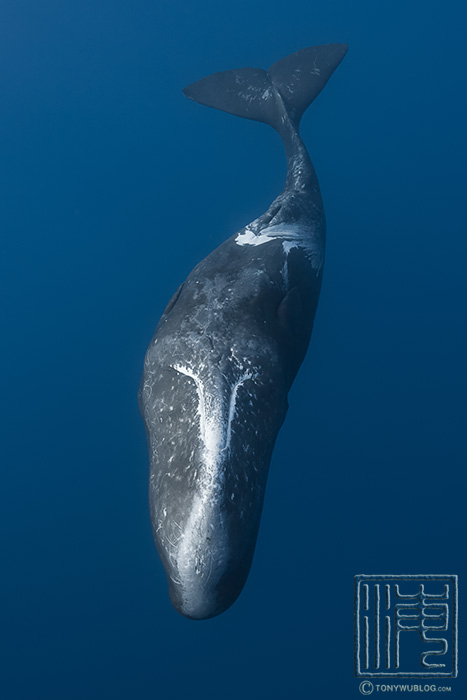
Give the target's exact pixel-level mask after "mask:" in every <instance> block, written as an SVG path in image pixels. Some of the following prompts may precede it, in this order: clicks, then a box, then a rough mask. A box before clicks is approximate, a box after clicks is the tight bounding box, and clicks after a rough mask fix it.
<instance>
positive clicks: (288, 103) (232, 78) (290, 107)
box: [183, 44, 347, 129]
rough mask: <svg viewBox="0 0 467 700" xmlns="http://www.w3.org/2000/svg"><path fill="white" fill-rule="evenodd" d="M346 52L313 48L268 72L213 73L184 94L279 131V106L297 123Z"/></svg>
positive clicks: (343, 46) (341, 46) (333, 47)
mask: <svg viewBox="0 0 467 700" xmlns="http://www.w3.org/2000/svg"><path fill="white" fill-rule="evenodd" d="M346 51H347V44H326V45H324V46H311V47H309V48H307V49H302V50H301V51H297V52H296V53H293V54H291V55H290V56H287V57H286V58H283V59H282V60H280V61H278V62H277V63H274V65H272V66H271V68H270V69H269V71H265V70H262V69H261V68H240V69H237V70H229V71H223V72H221V73H214V74H213V75H210V76H208V77H207V78H202V79H201V80H198V81H197V82H195V83H192V84H191V85H189V86H188V87H186V88H185V89H184V91H183V92H184V94H185V95H186V96H187V97H188V98H190V99H191V100H194V101H195V102H200V103H201V104H204V105H207V106H208V107H215V108H216V109H220V110H222V111H224V112H229V113H230V114H235V115H236V116H238V117H245V118H246V119H254V120H255V121H260V122H264V123H265V124H269V125H270V126H272V127H273V128H275V129H279V128H280V119H281V116H282V115H283V109H284V107H283V103H284V104H285V107H286V109H287V112H288V113H289V116H290V117H291V118H292V119H293V120H294V121H296V122H297V123H298V122H299V121H300V118H301V116H302V114H303V112H304V111H305V109H306V108H307V107H308V106H309V105H310V104H311V103H312V102H313V100H314V99H315V97H317V96H318V95H319V93H320V92H321V90H322V89H323V87H324V86H325V85H326V83H327V81H328V80H329V78H330V77H331V75H332V73H333V72H334V70H335V69H336V68H337V66H338V65H339V63H340V62H341V61H342V59H343V58H344V56H345V54H346ZM280 98H282V99H280Z"/></svg>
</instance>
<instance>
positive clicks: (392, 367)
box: [0, 0, 467, 700]
mask: <svg viewBox="0 0 467 700" xmlns="http://www.w3.org/2000/svg"><path fill="white" fill-rule="evenodd" d="M466 21H467V10H466V9H465V3H461V2H460V1H458V2H449V1H447V2H446V0H445V1H443V2H440V1H437V2H430V1H429V0H424V1H422V0H417V1H412V2H411V1H410V0H408V1H407V0H404V1H402V0H391V1H389V0H380V1H379V2H375V0H354V2H347V1H344V0H327V1H326V2H320V3H317V2H310V1H309V0H300V1H298V2H293V1H292V2H278V1H277V0H272V2H265V1H263V0H261V1H259V2H253V1H252V0H249V1H248V2H247V1H246V0H245V1H239V0H234V1H233V2H229V3H225V4H224V3H221V2H219V0H209V1H206V0H203V1H201V2H198V3H194V2H192V3H189V2H187V1H186V0H185V1H182V0H171V1H170V2H169V1H168V0H162V1H161V0H159V1H158V2H149V1H148V0H145V1H143V0H135V1H134V2H123V0H113V1H112V2H111V1H110V0H106V1H102V0H92V1H91V0H79V1H78V0H75V1H68V2H65V1H62V2H60V1H59V0H56V1H55V2H53V1H52V0H42V1H41V2H32V1H31V0H29V1H26V0H3V2H2V3H1V6H0V95H1V97H0V130H1V133H0V188H1V189H0V192H1V196H0V227H1V266H2V269H1V280H2V283H3V289H2V301H3V305H4V308H3V311H2V321H1V323H2V350H1V352H2V358H1V364H2V370H3V372H2V374H3V379H2V388H1V393H2V399H3V401H2V404H3V407H2V416H1V426H2V431H3V432H4V437H3V438H2V449H3V450H4V456H3V458H2V515H3V516H4V518H5V523H4V524H2V540H3V542H2V557H1V561H2V567H1V575H0V587H1V600H2V608H3V612H2V621H1V632H2V644H3V645H4V648H3V649H2V650H1V655H0V663H1V667H2V669H1V672H0V686H1V687H0V695H1V697H2V698H5V700H17V699H21V700H23V699H24V700H74V699H75V698H76V699H78V698H79V699H80V700H81V699H84V698H86V699H87V700H94V699H96V700H97V699H99V700H102V699H109V700H110V699H112V700H113V699H117V698H118V699H119V698H122V699H125V700H126V699H129V698H132V699H133V698H135V699H136V700H146V699H149V698H164V697H170V698H171V699H173V700H182V699H185V698H191V699H192V700H198V698H200V699H201V698H203V699H206V700H218V699H222V700H231V699H232V700H233V699H235V700H237V699H240V698H242V699H245V700H250V699H251V700H253V699H255V700H263V699H264V700H282V699H285V698H295V697H297V698H314V697H316V698H325V699H326V700H328V699H329V700H334V698H336V699H337V698H339V699H341V698H352V697H360V695H359V692H358V682H357V680H356V679H355V678H354V675H353V637H352V635H353V576H354V575H355V574H358V573H401V572H402V573H444V574H446V573H447V574H452V573H455V574H459V575H460V577H461V578H460V592H461V596H460V606H461V620H460V622H461V646H460V652H461V655H460V674H459V678H458V679H457V680H454V681H451V682H450V685H451V686H452V688H453V691H452V696H456V697H459V698H461V697H466V692H467V691H466V689H467V682H466V666H465V663H463V659H464V658H465V657H464V656H463V647H464V644H463V642H462V639H463V637H464V636H465V629H466V628H465V615H464V614H463V613H464V610H463V608H465V607H466V602H465V597H464V596H463V590H464V589H463V586H464V581H465V573H466V571H465V570H466V559H465V553H464V551H465V547H464V543H465V532H466V524H467V523H466V513H465V506H464V504H465V493H466V486H467V477H466V474H465V467H466V441H465V434H466V417H465V397H466V356H467V332H466V314H465V301H466V286H467V281H466V275H465V268H466V258H467V243H466V218H467V217H466V211H465V210H466V206H465V190H466V171H465V168H466V140H465V124H466V105H467V103H466V90H465V63H466V56H465V23H466ZM342 41H345V42H348V43H349V46H350V48H349V53H348V55H347V57H346V58H345V59H344V62H343V63H342V65H341V66H340V67H339V68H338V70H337V71H336V74H335V75H334V76H333V78H332V79H331V81H330V83H329V85H328V86H327V87H326V88H325V90H324V91H323V93H322V95H321V96H320V97H319V98H318V100H317V101H316V103H315V104H314V105H313V106H312V107H311V108H310V110H309V112H308V113H307V114H306V116H305V117H304V120H303V128H302V131H303V136H304V139H305V141H306V143H307V145H308V146H309V149H310V152H311V155H312V158H313V161H314V163H315V167H316V169H317V172H318V176H319V178H320V183H321V188H322V192H323V197H324V201H325V206H326V211H327V219H328V246H327V260H326V269H325V279H324V284H323V290H322V296H321V301H320V306H319V310H318V315H317V319H316V324H315V330H314V334H313V339H312V343H311V346H310V351H309V354H308V356H307V359H306V361H305V363H304V365H303V367H302V370H301V372H300V374H299V377H298V379H297V381H296V384H295V386H294V388H293V391H292V393H291V397H290V410H289V414H288V417H287V420H286V423H285V425H284V427H283V429H282V431H281V434H280V436H279V440H278V443H277V446H276V450H275V454H274V458H273V462H272V466H271V472H270V477H269V484H268V492H267V496H266V503H265V509H264V515H263V520H262V525H261V531H260V535H259V539H258V545H257V551H256V555H255V560H254V563H253V567H252V571H251V575H250V578H249V580H248V583H247V585H246V588H245V590H244V592H243V593H242V595H241V597H240V598H239V600H238V601H237V603H236V604H235V605H234V606H233V607H232V608H231V609H230V610H229V611H228V612H227V613H225V614H224V615H222V616H221V617H219V618H216V619H214V620H211V621H207V622H201V623H200V622H197V623H196V622H192V621H188V620H185V619H184V618H182V617H180V616H179V615H177V613H176V612H175V611H173V609H172V608H171V606H170V603H169V599H168V596H167V593H166V582H165V575H164V573H163V570H162V566H161V564H160V562H159V560H158V558H157V555H156V551H155V547H154V545H153V541H152V534H151V529H150V522H149V515H148V508H147V471H148V467H147V449H146V438H145V434H144V430H143V425H142V421H141V419H140V416H139V413H138V408H137V403H136V393H137V389H138V383H139V378H140V372H141V368H142V361H143V356H144V352H145V349H146V347H147V344H148V343H149V340H150V338H151V336H152V333H153V331H154V328H155V326H156V323H157V321H158V318H159V316H160V314H161V312H162V311H163V308H164V307H165V304H166V302H167V301H168V299H169V298H170V296H171V295H172V293H173V292H174V291H175V289H176V288H177V286H178V285H179V284H180V282H181V281H183V279H184V278H185V276H186V275H187V274H188V272H189V271H190V269H191V268H192V267H193V266H194V265H195V264H196V263H197V262H198V261H199V260H200V259H201V258H202V257H204V256H205V255H206V254H207V253H208V252H210V250H211V249H212V248H213V247H215V246H217V245H218V244H220V243H221V242H222V241H223V240H224V239H225V238H226V237H227V236H229V235H231V234H232V233H233V232H234V231H235V230H236V229H237V228H239V227H240V226H242V225H244V224H245V223H247V222H248V221H249V220H251V219H252V218H253V217H255V216H257V215H258V214H260V213H262V211H264V210H265V208H266V207H267V206H268V205H269V203H270V201H271V200H272V199H273V197H274V196H275V195H276V194H278V192H279V191H280V190H281V188H282V185H283V181H284V175H285V158H284V156H283V152H282V145H281V143H280V140H279V138H278V137H277V135H276V134H275V133H274V132H273V131H272V130H271V129H268V127H266V126H264V125H263V124H258V123H254V122H249V121H246V120H241V119H236V118H234V117H231V116H228V115H226V114H222V113H220V112H216V111H214V110H208V109H206V108H202V107H200V106H199V105H195V104H193V103H191V102H189V101H188V100H186V99H185V98H184V97H183V95H182V92H181V90H182V88H183V87H184V86H185V85H187V84H188V83H190V82H192V81H193V80H196V79H198V78H201V77H203V76H205V75H208V74H209V73H212V72H214V71H218V70H225V69H229V68H234V67H235V68H236V67H241V66H261V67H265V68H267V67H268V66H269V65H270V64H271V63H273V62H274V61H276V60H278V59H280V58H282V57H283V56H285V55H287V54H289V53H291V52H293V51H296V50H297V49H299V48H303V47H305V46H309V45H312V44H320V43H327V42H342ZM463 575H464V576H463ZM466 585H467V584H466ZM463 624H464V626H463V627H462V625H463Z"/></svg>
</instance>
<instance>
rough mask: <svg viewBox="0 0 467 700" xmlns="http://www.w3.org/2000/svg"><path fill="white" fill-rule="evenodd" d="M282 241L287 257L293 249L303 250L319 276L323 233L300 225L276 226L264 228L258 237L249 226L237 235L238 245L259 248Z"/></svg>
mask: <svg viewBox="0 0 467 700" xmlns="http://www.w3.org/2000/svg"><path fill="white" fill-rule="evenodd" d="M277 240H279V241H282V249H283V251H284V253H285V254H286V256H288V254H289V253H290V251H291V250H292V248H298V249H300V250H303V252H304V253H305V255H306V256H307V257H308V258H309V259H310V261H311V266H312V268H313V269H314V270H316V273H317V274H318V273H319V271H320V270H321V268H322V267H323V264H324V240H323V236H322V234H321V232H316V231H313V230H311V231H310V230H309V229H308V228H305V227H303V226H300V224H274V225H273V226H268V227H267V228H264V229H263V230H262V231H261V233H259V234H258V235H257V234H255V233H254V232H253V231H252V230H251V229H249V228H248V226H247V227H246V228H245V229H244V232H243V233H239V234H237V237H236V239H235V243H236V244H237V245H241V246H244V245H252V246H259V245H264V244H265V243H270V242H271V241H277Z"/></svg>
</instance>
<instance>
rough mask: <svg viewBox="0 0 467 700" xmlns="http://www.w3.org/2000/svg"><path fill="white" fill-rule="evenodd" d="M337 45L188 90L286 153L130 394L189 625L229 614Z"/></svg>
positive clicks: (304, 322)
mask: <svg viewBox="0 0 467 700" xmlns="http://www.w3.org/2000/svg"><path fill="white" fill-rule="evenodd" d="M346 51H347V46H346V45H345V44H328V45H325V46H313V47H310V48H306V49H303V50H301V51H298V52H296V53H294V54H292V55H291V56H288V57H286V58H284V59H282V60H280V61H278V62H277V63H275V64H274V65H273V66H271V67H270V68H269V70H268V71H265V70H262V69H258V68H243V69H239V70H231V71H225V72H221V73H215V74H213V75H211V76H209V77H207V78H203V79H202V80H199V81H197V82H195V83H193V84H192V85H190V86H188V87H187V88H185V90H184V93H185V95H186V96H187V97H188V98H190V99H191V100H194V101H195V102H199V103H201V104H204V105H207V106H210V107H214V108H217V109H219V110H222V111H225V112H229V113H231V114H234V115H237V116H241V117H245V118H248V119H253V120H256V121H261V122H264V123H266V124H269V125H270V126H272V127H273V128H274V129H275V130H276V131H277V132H278V133H279V135H280V136H281V138H282V140H283V142H284V146H285V151H286V156H287V177H286V182H285V187H284V190H283V191H282V193H281V194H280V195H279V196H278V197H277V198H276V199H275V200H274V201H273V202H272V204H271V205H270V207H269V208H268V209H267V211H266V212H265V213H264V214H262V215H261V216H259V217H258V218H257V219H255V220H254V221H252V222H251V223H249V224H248V225H246V226H245V227H244V228H242V229H241V230H240V231H237V232H236V233H234V234H233V235H232V236H230V237H229V238H227V240H225V241H224V243H222V245H220V246H219V247H218V248H216V249H215V250H214V251H213V252H212V253H211V254H210V255H208V256H207V257H206V258H205V259H204V260H202V261H201V262H200V263H199V264H198V265H197V266H196V267H195V268H194V269H193V270H192V272H191V273H190V274H189V275H188V277H187V279H186V280H185V281H184V282H183V284H182V285H181V286H180V287H179V289H178V290H177V291H176V292H175V294H174V296H173V297H172V299H171V300H170V301H169V303H168V306H167V308H166V309H165V311H164V313H163V315H162V317H161V319H160V321H159V323H158V325H157V328H156V331H155V333H154V336H153V338H152V340H151V342H150V345H149V347H148V350H147V352H146V356H145V360H144V369H143V376H142V380H141V385H140V390H139V395H138V398H139V405H140V410H141V413H142V416H143V420H144V424H145V427H146V434H147V438H148V446H149V460H150V480H149V503H150V515H151V522H152V527H153V533H154V539H155V543H156V547H157V550H158V552H159V555H160V557H161V560H162V563H163V565H164V568H165V571H166V574H167V580H168V586H169V595H170V599H171V601H172V604H173V606H174V607H175V609H176V610H177V611H178V612H179V613H181V614H182V615H184V616H186V617H188V618H192V619H207V618H211V617H214V616H215V615H219V614H220V613H222V612H224V611H225V610H226V609H227V608H228V607H229V606H230V605H232V603H233V602H234V601H235V600H236V598H237V597H238V595H239V594H240V592H241V590H242V588H243V586H244V584H245V581H246V579H247V576H248V573H249V570H250V566H251V562H252V558H253V553H254V549H255V544H256V538H257V533H258V527H259V523H260V518H261V511H262V507H263V500H264V492H265V487H266V480H267V475H268V469H269V463H270V460H271V456H272V452H273V448H274V443H275V440H276V437H277V434H278V432H279V430H280V427H281V425H282V423H283V421H284V419H285V415H286V412H287V407H288V402H287V395H288V392H289V390H290V387H291V386H292V383H293V381H294V379H295V376H296V374H297V371H298V369H299V367H300V365H301V363H302V361H303V359H304V357H305V354H306V351H307V348H308V344H309V341H310V336H311V332H312V328H313V321H314V317H315V312H316V308H317V304H318V298H319V293H320V288H321V281H322V275H323V265H324V249H325V235H326V234H325V229H326V225H325V216H324V209H323V202H322V198H321V194H320V189H319V185H318V179H317V176H316V173H315V170H314V168H313V165H312V162H311V159H310V156H309V154H308V152H307V150H306V148H305V145H304V143H303V141H302V139H301V136H300V133H299V124H300V119H301V117H302V114H303V113H304V111H305V110H306V108H307V107H308V106H309V105H310V104H311V102H312V101H313V100H314V99H315V98H316V97H317V95H318V94H319V93H320V92H321V90H322V88H323V87H324V85H325V84H326V82H327V81H328V79H329V78H330V76H331V75H332V73H333V72H334V70H335V69H336V67H337V66H338V65H339V63H340V62H341V60H342V58H343V57H344V55H345V53H346Z"/></svg>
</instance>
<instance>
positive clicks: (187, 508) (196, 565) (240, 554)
mask: <svg viewBox="0 0 467 700" xmlns="http://www.w3.org/2000/svg"><path fill="white" fill-rule="evenodd" d="M166 350H167V348H166V349H165V350H164V351H162V350H161V347H160V344H159V347H157V343H154V344H153V345H152V346H150V348H149V350H148V353H147V355H146V360H145V370H144V374H143V381H142V384H141V389H140V395H139V400H140V407H141V411H142V414H143V417H144V420H145V424H146V430H147V436H148V442H149V452H150V463H151V469H150V512H151V521H152V525H153V532H154V539H155V542H156V546H157V549H158V551H159V554H160V557H161V559H162V562H163V564H164V568H165V571H166V574H167V580H168V585H169V595H170V599H171V601H172V604H173V605H174V607H175V608H176V610H177V611H178V612H180V613H181V614H182V615H184V616H186V617H189V618H192V619H206V618H210V617H214V616H215V615H218V614H220V613H222V612H223V611H225V610H226V609H227V608H228V607H230V605H232V603H233V602H234V601H235V600H236V598H237V597H238V595H239V594H240V592H241V590H242V588H243V586H244V583H245V581H246V579H247V576H248V573H249V570H250V565H251V561H252V557H253V553H254V549H255V544H256V538H257V533H258V527H259V522H260V518H261V511H262V506H263V499H264V492H265V486H266V479H267V474H268V468H269V462H270V459H271V454H272V450H273V447H274V442H275V439H276V436H277V433H278V431H279V428H280V426H281V425H282V422H283V420H284V418H285V414H286V411H287V392H286V383H285V379H284V377H283V376H282V373H281V370H280V367H281V364H280V362H279V358H278V357H277V349H276V348H274V347H272V346H268V344H267V343H266V342H264V341H263V342H261V343H258V342H257V341H255V340H254V339H252V340H250V341H247V342H244V343H243V344H242V345H241V346H240V345H239V344H238V343H237V344H232V346H231V347H230V348H229V350H228V351H225V352H223V353H220V354H219V355H218V354H216V353H213V352H212V350H211V351H210V352H206V354H205V355H204V357H200V356H198V357H197V358H194V357H193V352H192V353H191V356H190V353H189V352H188V349H187V348H183V352H180V349H179V348H178V347H177V344H176V343H175V344H172V353H171V355H172V357H171V360H170V361H167V351H166ZM161 357H163V358H164V359H165V361H164V362H161V361H160V358H161ZM187 357H188V358H189V359H188V360H187V359H186V358H187ZM182 358H185V359H182Z"/></svg>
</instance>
